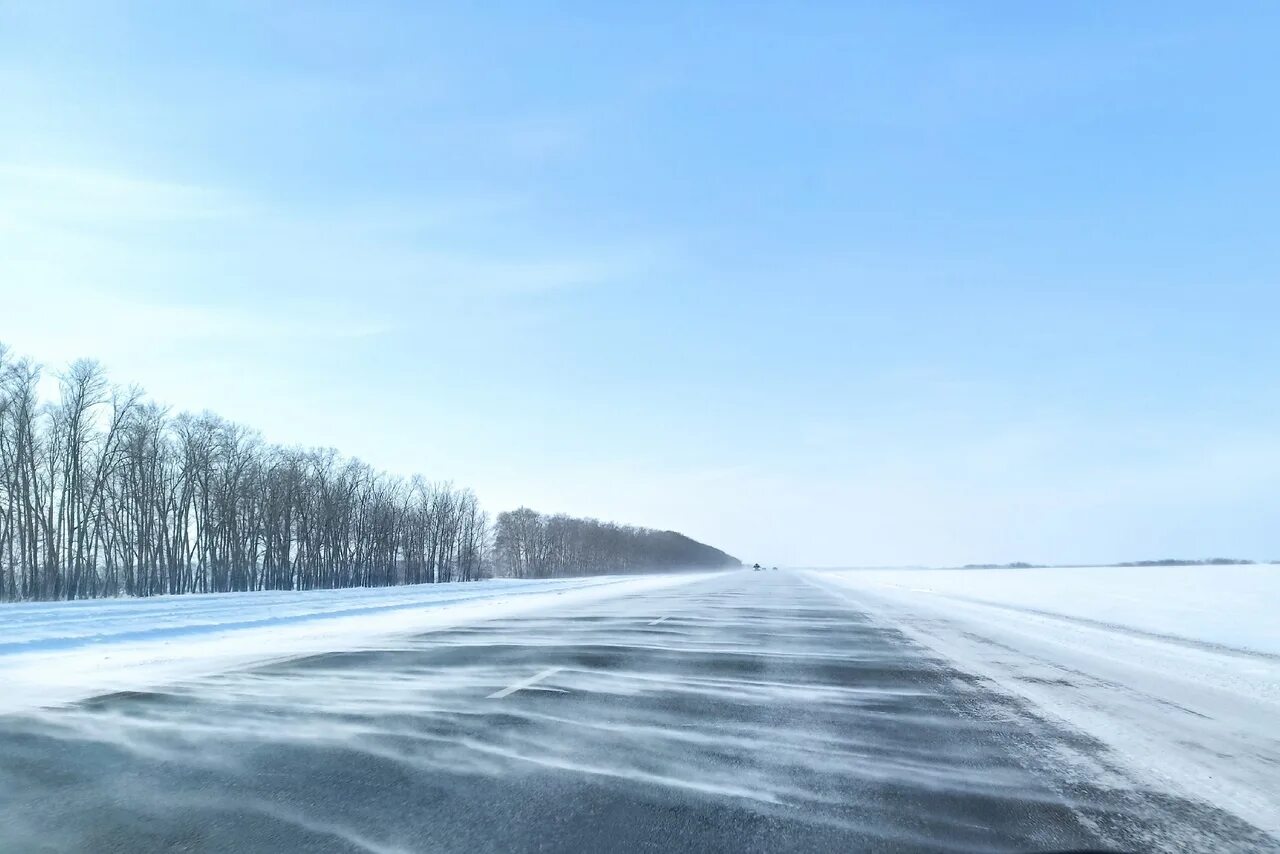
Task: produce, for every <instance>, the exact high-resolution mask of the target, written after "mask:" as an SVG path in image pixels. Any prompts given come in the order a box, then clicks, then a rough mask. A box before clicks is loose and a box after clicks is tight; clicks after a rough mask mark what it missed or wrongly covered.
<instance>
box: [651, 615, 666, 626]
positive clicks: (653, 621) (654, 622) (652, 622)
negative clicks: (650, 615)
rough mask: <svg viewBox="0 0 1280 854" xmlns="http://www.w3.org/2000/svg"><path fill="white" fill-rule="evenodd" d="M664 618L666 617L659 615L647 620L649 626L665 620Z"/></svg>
mask: <svg viewBox="0 0 1280 854" xmlns="http://www.w3.org/2000/svg"><path fill="white" fill-rule="evenodd" d="M665 619H666V617H659V618H658V619H656V620H650V621H649V625H651V626H656V625H658V623H661V622H662V621H663V620H665Z"/></svg>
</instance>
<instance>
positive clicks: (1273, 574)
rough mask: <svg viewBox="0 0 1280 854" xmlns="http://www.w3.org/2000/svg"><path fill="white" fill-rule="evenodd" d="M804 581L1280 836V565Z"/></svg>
mask: <svg viewBox="0 0 1280 854" xmlns="http://www.w3.org/2000/svg"><path fill="white" fill-rule="evenodd" d="M806 577H807V578H808V579H809V580H811V581H812V582H814V583H816V584H818V585H820V586H822V587H823V588H824V589H828V590H832V591H834V592H837V593H839V594H840V595H843V596H845V597H846V599H847V601H848V602H849V604H850V605H851V606H852V607H856V608H858V609H860V610H862V611H865V612H867V613H870V614H873V615H875V616H876V617H877V618H878V619H880V620H881V621H883V622H884V623H885V624H886V625H892V626H893V627H895V628H897V629H899V630H901V631H903V632H904V633H906V634H907V635H908V636H909V637H911V638H912V639H913V640H915V641H917V642H919V643H921V644H923V645H924V646H926V647H928V648H930V649H932V650H934V651H935V652H936V653H939V654H941V655H942V656H944V657H945V658H946V659H947V660H948V661H950V662H951V663H952V664H954V665H955V666H957V667H959V668H960V669H962V670H964V671H966V672H968V673H972V674H976V675H978V676H982V677H984V678H986V679H988V680H989V681H990V683H991V684H992V685H993V686H997V687H998V689H999V690H1002V691H1005V692H1008V693H1011V694H1013V695H1016V696H1019V697H1021V698H1024V699H1025V700H1029V701H1030V702H1031V703H1032V704H1033V705H1034V707H1035V708H1036V709H1037V710H1039V711H1040V712H1043V713H1045V714H1047V715H1049V716H1051V717H1052V718H1053V719H1055V720H1058V721H1060V722H1062V723H1065V724H1066V725H1068V726H1070V727H1072V728H1074V729H1076V730H1078V731H1080V732H1083V733H1086V734H1088V735H1089V736H1091V737H1093V738H1096V739H1098V740H1099V741H1100V742H1101V743H1103V744H1105V745H1106V746H1107V748H1108V752H1107V754H1106V755H1105V757H1104V758H1105V759H1106V761H1108V762H1110V763H1112V764H1113V765H1114V766H1115V767H1116V769H1117V770H1118V771H1122V772H1123V773H1125V774H1127V775H1130V776H1136V777H1138V778H1140V779H1143V780H1145V781H1148V782H1149V783H1151V784H1152V785H1156V786H1160V787H1164V788H1165V789H1167V790H1168V791H1171V792H1177V793H1178V794H1180V795H1182V796H1184V797H1189V798H1194V799H1197V800H1201V801H1204V802H1206V803H1209V804H1212V805H1214V806H1216V807H1218V808H1220V809H1222V810H1224V811H1226V812H1229V813H1232V814H1234V815H1236V816H1239V817H1240V818H1242V819H1244V820H1245V821H1248V822H1249V823H1251V824H1253V825H1254V826H1256V827H1258V828H1260V829H1262V830H1264V831H1265V832H1267V833H1270V834H1272V835H1276V836H1280V622H1278V621H1277V620H1276V617H1275V604H1276V603H1277V602H1280V567H1276V566H1196V567H1087V568H1054V569H974V570H846V571H823V572H810V573H806ZM1086 773H1090V774H1092V773H1096V771H1095V770H1094V769H1090V770H1089V771H1087V772H1086Z"/></svg>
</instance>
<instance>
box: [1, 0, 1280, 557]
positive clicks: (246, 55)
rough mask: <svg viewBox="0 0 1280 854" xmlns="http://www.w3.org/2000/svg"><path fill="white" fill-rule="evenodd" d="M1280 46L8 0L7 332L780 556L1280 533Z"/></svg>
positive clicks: (668, 20)
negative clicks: (1279, 86) (16, 0)
mask: <svg viewBox="0 0 1280 854" xmlns="http://www.w3.org/2000/svg"><path fill="white" fill-rule="evenodd" d="M553 6H554V8H553ZM1278 40H1280V6H1277V5H1275V4H1270V3H1256V4H1254V3H1228V4H1217V5H1215V6H1212V7H1208V6H1205V5H1204V4H1199V3H1185V4H1184V3H1142V2H1135V3H1124V4H1040V3H1036V4H1026V3H987V2H973V3H918V4H873V3H867V4H860V3H847V2H833V3H825V4H824V3H812V4H799V5H797V4H787V3H776V4H754V3H751V4H740V3H701V4H684V3H662V2H659V3H645V4H597V3H570V4H550V5H546V4H526V3H490V4H432V3H417V2H413V3H403V4H400V3H362V4H341V3H333V4H330V3H309V2H296V3H272V4H261V3H254V2H244V3H242V4H238V3H233V2H217V3H213V2H209V3H202V2H189V3H188V2H183V3H169V4H142V3H138V4H132V3H87V2H86V3H62V2H50V3H0V96H2V97H3V100H4V107H3V109H0V341H3V342H5V343H7V344H8V345H9V346H10V347H12V348H13V350H15V351H16V352H17V353H20V354H24V355H30V356H32V357H34V358H36V359H39V360H41V361H43V362H46V363H49V364H51V365H54V366H57V365H60V364H62V363H65V362H66V361H68V360H70V359H72V358H75V357H77V356H90V357H95V358H98V359H100V360H102V361H103V362H104V363H105V365H106V367H107V368H108V370H109V372H110V374H111V376H112V378H113V379H114V380H116V381H117V382H121V383H137V384H139V385H141V386H143V387H145V388H146V389H147V391H148V392H149V393H150V394H151V395H152V396H153V397H154V398H156V399H158V400H160V401H163V402H166V403H169V404H172V405H173V406H174V407H175V408H179V409H204V408H208V409H211V410H213V411H215V412H218V413H220V414H222V415H224V416H227V417H229V418H232V419H234V420H237V421H240V422H243V423H245V424H248V425H250V426H253V427H256V428H258V429H260V430H261V431H262V432H263V433H264V435H265V436H266V437H267V438H268V439H270V440H272V441H277V442H283V443H289V444H294V443H297V444H305V445H324V446H333V447H336V448H338V449H340V450H342V451H343V452H344V453H348V454H353V455H356V456H359V457H361V458H363V459H365V460H367V461H369V462H370V463H372V464H374V465H376V466H379V467H381V468H385V469H387V470H390V471H394V472H400V473H405V474H408V473H412V472H421V473H423V474H426V475H427V476H429V477H432V478H438V479H451V480H453V481H454V482H456V483H459V484H465V485H469V486H471V487H473V488H474V489H475V490H476V491H477V493H478V494H479V495H480V497H481V500H482V501H483V503H484V504H485V506H486V507H487V508H488V509H489V510H491V511H497V510H503V509H510V508H512V507H515V506H517V505H520V504H526V505H529V506H532V507H536V508H538V509H541V510H545V511H565V512H569V513H573V514H580V515H593V516H599V517H601V518H607V519H614V520H618V521H626V522H633V523H638V524H645V525H650V526H655V527H661V528H673V529H677V530H681V531H683V532H685V533H687V534H689V535H691V536H693V537H696V538H698V539H701V540H704V541H706V542H709V543H711V544H713V545H715V546H718V547H721V548H724V549H725V550H727V551H729V552H731V553H733V554H735V555H737V556H739V557H741V558H743V559H746V560H748V561H753V560H760V561H763V562H767V563H779V564H783V563H785V564H809V565H812V564H825V565H836V564H843V565H848V564H908V563H935V564H937V563H942V564H954V563H966V562H978V561H982V562H986V561H1000V562H1003V561H1013V560H1030V561H1050V562H1095V561H1105V560H1113V559H1138V558H1154V557H1164V556H1179V557H1205V556H1213V555H1220V554H1227V555H1231V556H1244V557H1253V558H1258V559H1280V504H1278V503H1277V500H1276V496H1277V495H1280V327H1278V325H1277V318H1280V275H1278V274H1280V238H1278V237H1277V235H1280V154H1278V153H1277V152H1280V109H1278V108H1277V83H1278V82H1280V52H1277V51H1276V49H1275V45H1276V44H1277V41H1278Z"/></svg>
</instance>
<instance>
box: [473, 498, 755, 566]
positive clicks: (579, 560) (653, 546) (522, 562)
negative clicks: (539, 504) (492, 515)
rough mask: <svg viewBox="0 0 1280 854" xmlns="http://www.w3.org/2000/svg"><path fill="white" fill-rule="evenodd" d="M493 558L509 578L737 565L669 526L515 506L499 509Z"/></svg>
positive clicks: (730, 558)
mask: <svg viewBox="0 0 1280 854" xmlns="http://www.w3.org/2000/svg"><path fill="white" fill-rule="evenodd" d="M493 554H494V558H493V559H494V564H495V567H496V568H497V569H498V571H500V572H501V573H502V574H503V575H508V576H511V577H513V578H548V577H551V576H556V575H589V574H591V573H593V572H598V571H599V569H598V568H599V567H601V566H608V567H610V568H611V571H613V572H624V573H625V572H654V571H664V570H665V571H670V570H680V569H717V568H721V567H732V566H739V565H740V564H739V561H738V559H737V558H735V557H731V556H730V555H727V554H725V553H724V552H722V551H720V550H719V549H716V548H712V547H711V546H708V545H706V544H704V543H700V542H698V541H697V540H692V539H690V538H689V537H686V536H685V535H683V534H678V533H676V532H675V531H656V530H653V529H651V528H637V527H633V526H630V525H619V524H616V523H613V522H601V521H599V520H596V519H578V518H574V517H572V516H565V515H563V514H556V515H546V514H542V513H538V512H537V511H534V510H530V509H529V508H527V507H521V508H520V509H519V510H511V511H509V512H506V513H499V514H498V518H497V520H496V524H495V527H494V550H493Z"/></svg>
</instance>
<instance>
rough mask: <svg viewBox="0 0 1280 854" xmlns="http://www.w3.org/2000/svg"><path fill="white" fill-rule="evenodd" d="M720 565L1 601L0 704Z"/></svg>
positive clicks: (165, 678)
mask: <svg viewBox="0 0 1280 854" xmlns="http://www.w3.org/2000/svg"><path fill="white" fill-rule="evenodd" d="M712 575H715V573H688V574H668V575H644V576H597V577H593V578H574V579H548V580H539V581H515V580H493V581H480V582H465V583H464V582H458V583H451V584H423V585H412V586H404V587H385V588H360V589H347V590H312V591H304V592H294V591H290V592H263V593H221V594H209V595H191V596H164V597H156V598H153V599H107V600H91V601H81V602H53V603H50V602H39V603H35V602H33V603H19V604H12V605H3V606H0V686H3V690H0V714H7V713H13V712H20V711H26V710H31V709H35V708H40V707H46V706H52V705H60V704H64V703H69V702H75V701H77V700H82V699H85V698H87V697H92V696H97V695H101V694H107V693H113V692H117V691H127V690H141V689H145V688H148V687H155V686H159V685H164V684H172V683H176V682H181V681H183V680H187V679H191V678H195V677H199V676H203V675H207V674H210V673H217V672H220V671H224V670H228V669H232V668H236V667H245V666H249V665H256V664H262V663H266V662H271V661H278V660H282V659H288V658H295V657H297V656H302V655H311V654H316V653H321V652H329V651H334V650H355V649H369V648H376V647H377V646H379V645H380V644H381V643H385V642H386V641H387V640H389V639H391V638H395V637H400V636H404V635H411V634H416V633H420V632H427V631H432V630H435V629H440V628H446V627H450V626H457V625H463V624H467V623H473V622H480V621H483V620H489V619H497V618H502V617H508V616H514V615H518V614H524V613H527V612H530V611H535V610H538V609H541V608H547V607H553V606H554V607H559V606H564V605H578V604H584V603H588V602H594V601H597V600H601V599H606V598H610V597H613V596H623V595H630V594H635V593H643V592H645V591H650V590H656V589H661V588H665V587H671V586H674V585H679V584H686V583H689V582H692V581H697V580H700V579H705V578H708V577H711V576H712Z"/></svg>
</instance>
